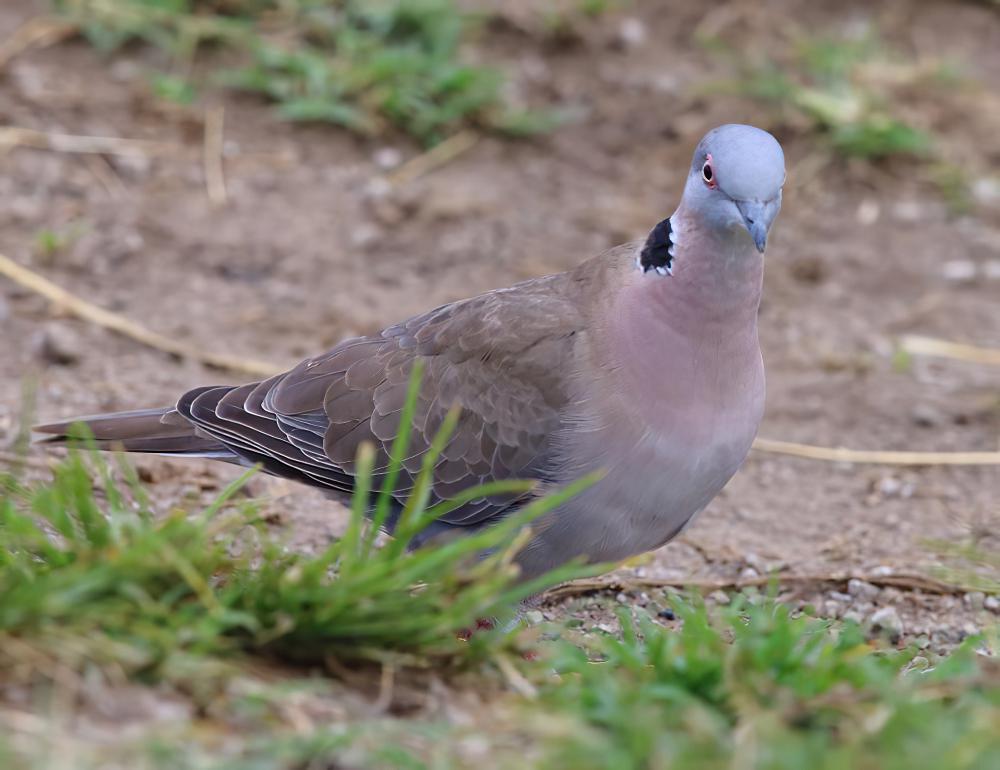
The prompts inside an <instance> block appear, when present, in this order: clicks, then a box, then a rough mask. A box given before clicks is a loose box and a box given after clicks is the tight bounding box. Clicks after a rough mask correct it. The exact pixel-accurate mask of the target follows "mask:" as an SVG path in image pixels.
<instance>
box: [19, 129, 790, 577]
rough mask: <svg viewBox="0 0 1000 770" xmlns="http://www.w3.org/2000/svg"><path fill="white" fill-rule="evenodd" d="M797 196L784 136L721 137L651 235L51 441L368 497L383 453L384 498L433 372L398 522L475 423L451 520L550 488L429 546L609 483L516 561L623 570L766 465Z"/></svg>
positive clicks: (471, 518) (707, 143)
mask: <svg viewBox="0 0 1000 770" xmlns="http://www.w3.org/2000/svg"><path fill="white" fill-rule="evenodd" d="M784 182H785V165H784V155H783V153H782V150H781V146H780V145H779V143H778V142H777V140H775V138H774V137H773V136H772V135H771V134H769V133H767V132H766V131H763V130H761V129H759V128H755V127H753V126H748V125H736V124H730V125H724V126H719V127H718V128H715V129H713V130H711V131H709V132H708V133H707V134H706V135H705V136H704V138H702V140H701V141H700V142H699V143H698V145H697V147H696V149H695V151H694V156H693V159H692V162H691V166H690V168H689V170H688V173H687V179H686V181H685V184H684V190H683V195H682V197H681V199H680V202H679V204H678V206H677V208H676V210H675V211H674V212H673V214H671V215H670V216H669V217H668V218H667V219H664V220H663V221H661V222H660V223H659V224H657V225H656V226H655V227H653V228H652V230H651V231H650V233H649V234H648V237H647V238H646V239H645V240H642V241H638V242H635V243H631V244H626V245H623V246H619V247H616V248H613V249H611V250H610V251H608V252H606V253H604V254H602V255H600V256H597V257H594V258H592V259H589V260H587V261H585V262H582V263H581V264H579V265H578V266H577V267H575V268H573V269H571V270H569V271H567V272H563V273H559V274H556V275H550V276H546V277H541V278H536V279H532V280H528V281H524V282H522V283H518V284H516V285H514V286H511V287H510V288H504V289H497V290H495V291H489V292H487V293H485V294H481V295H479V296H476V297H472V298H470V299H464V300H461V301H457V302H453V303H451V304H447V305H442V306H441V307H437V308H435V309H433V310H430V311H429V312H426V313H424V314H422V315H418V316H415V317H413V318H410V319H408V320H405V321H402V322H400V323H397V324H395V325H393V326H389V327H388V328H386V329H384V330H383V331H381V332H379V333H377V334H372V335H369V336H363V337H355V338H352V339H348V340H345V341H343V342H341V343H340V344H338V345H337V346H336V347H334V348H333V349H332V350H329V351H327V352H325V353H322V354H320V355H318V356H315V357H313V358H309V359H307V360H305V361H303V362H302V363H300V364H299V365H298V366H296V367H294V368H293V369H291V370H289V371H287V372H284V373H282V374H278V375H276V376H274V377H271V378H269V379H265V380H263V381H260V382H251V383H248V384H245V385H240V386H231V385H219V386H206V387H199V388H195V389H193V390H190V391H188V392H187V393H184V394H183V395H182V396H180V398H179V399H178V400H177V402H176V403H175V404H173V405H172V406H168V407H163V408H158V409H146V410H140V411H133V412H120V413H115V414H106V415H98V416H95V417H84V418H79V419H76V420H69V421H63V422H57V423H52V424H49V425H42V426H39V427H37V428H36V429H35V430H36V431H38V432H40V433H42V434H45V437H46V438H45V440H46V441H48V442H50V443H53V442H54V443H60V442H65V441H66V440H67V439H68V437H69V434H70V427H71V426H72V425H73V424H75V423H77V422H82V423H84V424H86V425H87V426H88V427H89V429H90V431H91V432H92V433H93V436H94V438H95V440H96V441H97V443H98V446H99V447H101V448H106V449H123V450H125V451H130V452H152V453H157V454H161V455H174V456H189V457H207V458H214V459H218V460H223V461H226V462H230V463H236V464H240V465H246V466H253V465H259V466H260V467H261V468H262V469H263V470H264V471H265V472H267V473H270V474H273V475H275V476H281V477H285V478H289V479H294V480H296V481H299V482H302V483H304V484H308V485H311V486H313V487H319V488H320V489H322V490H324V491H325V492H326V493H327V494H328V495H329V496H331V497H333V498H340V499H346V498H349V496H350V495H351V492H352V490H353V488H354V475H355V473H356V472H357V465H356V455H357V452H358V448H359V447H360V446H361V445H362V444H363V443H365V442H368V443H370V444H371V445H373V446H374V448H375V451H376V459H375V483H376V484H377V483H379V482H380V480H381V478H382V477H383V475H384V474H385V472H386V470H387V466H388V464H389V452H390V448H391V445H392V442H393V439H394V438H395V437H396V435H397V433H398V431H399V430H400V422H401V413H402V410H403V407H404V402H405V399H406V395H407V389H408V385H409V381H410V375H411V371H412V369H413V367H414V365H415V362H417V361H418V360H419V361H422V362H423V376H422V380H421V383H420V389H419V393H418V398H417V406H416V409H415V410H414V412H413V414H412V418H411V423H412V424H411V437H410V444H409V447H408V452H407V456H406V458H405V460H404V462H403V467H402V469H401V473H400V475H399V478H398V482H397V485H396V488H395V492H394V500H395V504H396V506H397V507H396V511H395V516H398V514H399V511H400V510H401V508H402V505H403V503H404V502H405V499H406V495H407V493H408V492H409V491H410V490H411V489H412V488H413V483H414V480H415V478H416V476H417V474H418V472H419V470H420V467H421V463H422V457H423V454H424V453H425V452H426V451H427V450H428V448H429V446H430V442H431V440H432V439H433V437H434V436H435V434H436V432H437V430H438V429H439V427H440V426H441V424H442V421H443V420H444V418H445V415H446V414H447V413H448V411H449V410H450V409H451V408H452V407H455V406H457V407H459V408H460V417H459V419H458V423H457V426H456V428H455V430H454V432H453V433H452V434H451V436H450V438H449V439H448V441H447V444H446V445H445V447H444V450H443V451H442V452H441V454H440V456H439V457H438V459H437V461H436V464H435V466H434V472H433V488H432V492H431V500H430V502H431V504H434V503H437V502H441V501H448V500H451V499H454V498H455V497H456V496H457V495H459V494H460V493H462V492H463V491H465V490H468V489H470V488H471V487H475V486H478V485H480V484H482V483H484V482H488V481H492V480H499V479H514V478H518V479H532V480H535V481H536V482H537V484H536V485H535V490H534V491H533V492H532V493H526V494H525V495H522V496H513V497H512V496H510V495H508V496H504V497H495V496H494V497H489V496H487V497H479V498H477V499H474V500H471V501H468V502H466V503H464V504H463V505H461V506H460V507H458V508H456V509H454V510H451V511H449V512H448V513H446V514H444V515H442V516H441V517H440V518H439V519H438V520H436V521H435V522H433V524H432V525H431V526H430V527H429V528H428V530H426V531H425V532H424V533H422V535H421V538H419V539H418V541H417V542H416V543H415V544H414V545H420V544H422V543H424V542H425V541H428V540H433V539H434V538H435V537H438V536H447V535H455V534H461V533H464V532H473V531H476V530H477V529H479V528H482V527H486V526H489V525H490V524H491V523H495V522H497V521H498V520H500V519H501V518H502V517H504V516H507V515H509V514H511V513H512V512H514V511H516V510H517V509H518V508H520V507H521V506H523V505H524V504H525V503H526V502H527V501H528V500H529V499H531V497H532V496H535V495H539V494H543V493H544V492H545V491H546V490H551V489H555V488H559V487H562V486H564V485H566V484H568V483H571V482H573V481H575V480H577V479H579V478H581V477H583V476H585V475H586V474H589V473H591V472H601V473H603V475H602V476H600V478H599V480H597V481H596V482H595V483H593V484H592V485H591V486H589V487H587V488H586V489H584V490H583V491H582V492H580V493H579V494H578V495H576V496H575V497H573V498H571V499H569V500H568V501H566V502H564V503H562V504H560V505H559V506H557V507H555V508H554V509H552V510H550V511H548V512H547V513H545V514H543V516H542V517H541V518H539V519H538V520H536V521H534V522H533V523H532V524H531V527H532V531H531V533H530V535H529V537H528V542H527V544H526V545H525V546H524V547H523V549H522V550H521V551H520V552H519V553H518V555H517V557H516V560H517V563H518V565H519V567H520V570H521V575H522V577H523V578H524V579H528V578H532V577H537V576H539V575H542V574H544V573H545V572H547V571H549V570H551V569H553V568H554V567H557V566H560V565H562V564H565V563H567V562H569V561H570V560H574V559H578V560H582V561H584V562H588V563H594V564H597V563H609V562H617V561H621V560H623V559H626V558H628V557H632V556H635V555H638V554H640V553H644V552H646V551H650V550H653V549H656V548H658V547H660V546H661V545H663V544H665V543H667V542H668V541H670V540H671V539H672V538H674V537H675V536H676V535H677V534H678V533H679V532H680V531H681V530H682V529H683V528H684V527H685V526H686V525H687V524H688V523H689V522H690V521H691V520H692V519H693V518H694V517H695V515H696V514H698V513H699V512H700V511H701V510H703V509H704V508H705V507H706V506H707V505H708V503H709V502H710V501H711V500H712V499H713V498H714V497H715V496H716V495H717V494H718V493H719V491H720V490H721V489H722V488H723V486H724V485H725V484H726V483H727V482H728V481H729V479H730V478H731V477H732V476H733V475H734V474H735V473H736V471H737V470H738V468H739V467H740V465H741V464H742V463H743V461H744V459H745V458H746V456H747V453H748V452H749V450H750V446H751V444H752V442H753V439H754V437H755V435H756V432H757V428H758V426H759V424H760V421H761V418H762V416H763V411H764V366H763V361H762V357H761V351H760V346H759V343H758V335H757V311H758V306H759V303H760V298H761V291H762V284H763V267H764V266H763V262H764V260H763V253H764V249H765V246H766V243H767V238H768V233H769V231H770V228H771V225H772V223H773V222H774V219H775V217H776V215H777V214H778V211H779V209H780V207H781V195H782V187H783V186H784ZM393 523H394V517H393V516H390V519H389V521H388V522H387V529H388V530H389V531H390V532H391V530H392V527H393Z"/></svg>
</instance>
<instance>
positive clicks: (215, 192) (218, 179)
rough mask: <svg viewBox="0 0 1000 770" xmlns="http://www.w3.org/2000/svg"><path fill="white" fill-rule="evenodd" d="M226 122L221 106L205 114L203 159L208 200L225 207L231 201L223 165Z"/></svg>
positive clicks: (223, 108)
mask: <svg viewBox="0 0 1000 770" xmlns="http://www.w3.org/2000/svg"><path fill="white" fill-rule="evenodd" d="M225 120H226V111H225V107H223V106H221V105H218V106H216V107H212V108H211V109H209V110H208V111H207V112H206V113H205V144H204V157H203V162H204V165H205V187H206V188H207V190H208V200H209V202H211V204H212V205H213V206H225V205H226V202H227V201H228V199H229V196H228V194H227V193H226V173H225V166H224V165H223V150H224V142H225Z"/></svg>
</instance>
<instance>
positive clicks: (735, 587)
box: [545, 572, 972, 599]
mask: <svg viewBox="0 0 1000 770" xmlns="http://www.w3.org/2000/svg"><path fill="white" fill-rule="evenodd" d="M853 579H857V580H863V581H865V582H866V583H871V584H872V585H876V586H881V587H883V588H899V589H901V590H904V591H924V592H926V593H929V594H961V593H965V592H966V591H967V590H972V589H968V588H966V587H964V586H959V585H954V584H952V583H946V582H944V581H941V580H936V579H934V578H930V577H927V576H925V575H915V574H913V575H911V574H896V575H866V574H864V573H848V572H844V573H831V574H820V575H782V574H775V575H763V576H758V577H752V578H740V579H737V580H664V579H659V578H633V577H618V578H616V577H610V578H596V579H595V578H587V579H583V580H574V581H573V582H571V583H566V584H564V585H561V586H557V587H556V588H553V589H552V590H550V591H548V592H546V594H545V596H546V598H549V599H562V598H565V597H567V596H580V595H581V594H589V593H598V592H603V591H634V590H636V589H643V588H679V589H684V588H688V589H693V590H697V591H739V590H740V589H743V588H750V587H758V588H759V587H763V586H769V585H771V583H777V585H779V586H797V587H801V586H817V587H819V586H838V587H840V588H843V587H845V586H846V585H847V583H848V581H850V580H853Z"/></svg>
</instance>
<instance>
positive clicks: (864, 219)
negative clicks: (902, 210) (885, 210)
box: [855, 198, 882, 225]
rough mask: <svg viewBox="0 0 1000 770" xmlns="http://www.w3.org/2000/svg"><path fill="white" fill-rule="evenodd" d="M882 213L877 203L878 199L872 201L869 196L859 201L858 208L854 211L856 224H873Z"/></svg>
mask: <svg viewBox="0 0 1000 770" xmlns="http://www.w3.org/2000/svg"><path fill="white" fill-rule="evenodd" d="M881 213H882V209H881V207H880V206H879V205H878V201H874V200H872V199H871V198H866V199H865V200H863V201H861V203H860V204H859V205H858V210H857V212H856V213H855V217H856V218H857V220H858V224H861V225H873V224H875V223H876V222H878V218H879V216H880V215H881Z"/></svg>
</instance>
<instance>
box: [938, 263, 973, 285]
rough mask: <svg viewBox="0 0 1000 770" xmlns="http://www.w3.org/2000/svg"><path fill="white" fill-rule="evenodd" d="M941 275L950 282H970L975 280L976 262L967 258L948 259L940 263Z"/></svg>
mask: <svg viewBox="0 0 1000 770" xmlns="http://www.w3.org/2000/svg"><path fill="white" fill-rule="evenodd" d="M941 275H942V276H944V279H945V280H946V281H950V282H951V283H971V282H973V281H975V280H976V263H975V262H973V261H972V260H969V259H949V260H948V261H947V262H945V263H944V264H943V265H941Z"/></svg>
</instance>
